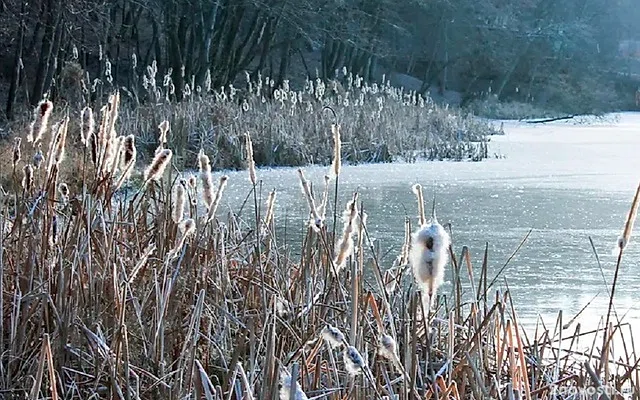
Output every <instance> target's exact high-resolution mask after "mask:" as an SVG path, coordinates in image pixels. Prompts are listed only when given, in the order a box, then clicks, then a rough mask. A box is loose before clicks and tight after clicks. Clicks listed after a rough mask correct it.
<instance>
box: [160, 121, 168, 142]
mask: <svg viewBox="0 0 640 400" xmlns="http://www.w3.org/2000/svg"><path fill="white" fill-rule="evenodd" d="M158 130H159V131H160V137H159V140H158V142H160V147H162V145H164V144H165V143H167V133H168V132H169V121H167V120H166V119H165V120H164V121H162V122H161V123H160V125H158Z"/></svg>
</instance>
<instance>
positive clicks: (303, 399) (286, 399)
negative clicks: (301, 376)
mask: <svg viewBox="0 0 640 400" xmlns="http://www.w3.org/2000/svg"><path fill="white" fill-rule="evenodd" d="M292 392H293V393H294V397H293V398H294V399H295V400H308V399H309V398H308V397H307V395H306V394H305V393H304V392H303V391H302V389H301V388H300V385H298V382H292V379H291V375H289V373H288V372H286V371H284V373H282V374H281V375H280V400H290V399H291V394H292Z"/></svg>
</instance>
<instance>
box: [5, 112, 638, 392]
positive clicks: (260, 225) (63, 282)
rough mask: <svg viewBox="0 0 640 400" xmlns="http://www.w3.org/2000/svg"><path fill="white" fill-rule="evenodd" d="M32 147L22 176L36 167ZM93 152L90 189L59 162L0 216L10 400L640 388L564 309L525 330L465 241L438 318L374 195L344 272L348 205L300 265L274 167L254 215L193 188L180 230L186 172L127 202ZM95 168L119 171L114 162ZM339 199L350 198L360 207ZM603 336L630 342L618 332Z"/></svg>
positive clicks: (313, 238) (317, 232) (312, 234)
mask: <svg viewBox="0 0 640 400" xmlns="http://www.w3.org/2000/svg"><path fill="white" fill-rule="evenodd" d="M122 114H123V113H120V114H119V115H120V116H122ZM110 115H114V114H113V110H112V111H111V113H110ZM114 122H116V123H115V126H116V129H118V132H119V133H120V134H126V133H127V131H126V129H123V128H122V127H121V125H120V122H119V119H118V121H114ZM104 125H107V126H108V125H109V124H104ZM172 128H173V127H172ZM105 135H106V136H105ZM109 135H110V133H108V132H107V133H105V132H103V133H98V134H97V137H109ZM45 137H47V136H45ZM70 137H71V136H70ZM47 140H55V138H52V137H51V135H50V134H49V136H48V139H47ZM112 140H113V142H111V144H113V143H115V141H117V138H115V137H113V138H112ZM346 141H347V140H343V143H344V142H346ZM69 142H71V140H69V141H68V144H67V146H68V147H69V148H71V147H72V144H71V143H69ZM45 143H48V142H45ZM100 143H102V144H101V145H100V147H99V150H100V149H102V151H99V153H104V148H105V147H106V142H100ZM29 146H30V145H23V148H22V155H23V157H22V161H20V162H19V163H18V165H17V167H18V168H17V170H18V171H21V170H22V166H23V165H24V163H25V162H31V159H32V156H33V153H34V151H35V150H34V149H33V148H31V147H29ZM44 147H47V146H44ZM169 148H171V139H169ZM256 148H257V146H256ZM77 151H82V149H77ZM331 152H332V149H329V153H331ZM45 157H46V159H48V154H45ZM80 159H82V158H80ZM84 159H86V160H88V161H87V163H86V164H83V165H81V166H80V168H78V169H77V170H76V173H77V174H78V175H81V176H83V177H85V178H84V179H83V180H82V181H81V184H80V185H79V186H77V187H71V188H70V189H69V190H70V193H69V199H68V200H65V199H64V198H62V197H61V196H60V193H59V191H58V187H59V186H60V183H61V179H60V178H58V177H59V170H60V167H61V166H58V165H55V164H54V165H53V166H52V168H50V170H49V171H46V170H44V169H43V168H44V165H46V164H47V161H45V163H43V164H42V166H41V167H40V168H39V169H36V171H35V176H36V177H35V182H34V186H33V187H32V188H30V189H29V190H23V189H21V187H20V180H21V179H22V176H21V175H20V176H18V177H17V180H16V181H14V182H13V185H12V186H11V187H10V188H8V189H7V194H6V196H5V200H6V201H5V203H6V204H13V206H5V207H4V208H3V209H2V214H1V215H2V216H1V217H0V232H2V246H1V247H0V275H1V276H2V280H1V281H0V293H1V294H2V296H0V309H1V310H2V318H1V319H0V324H1V325H0V332H2V335H1V336H0V354H1V356H0V368H1V372H0V388H1V389H0V396H2V397H7V398H10V397H14V398H30V399H39V398H51V399H63V398H64V399H90V398H114V399H126V400H129V399H169V398H173V399H184V398H191V399H194V398H197V399H202V398H204V399H240V398H243V399H275V398H278V396H279V395H280V396H281V397H280V398H281V399H288V398H297V399H303V398H306V397H303V396H307V397H308V398H313V397H318V398H327V399H343V398H357V399H365V398H366V399H376V398H377V399H380V398H398V399H410V398H411V399H413V398H425V397H426V398H433V399H436V398H440V399H445V398H446V399H463V398H465V399H467V398H476V399H480V398H489V397H491V398H504V399H515V398H525V399H532V398H551V396H552V390H553V389H554V388H556V389H557V388H560V389H562V390H565V394H566V393H568V392H567V391H568V390H569V389H571V388H574V389H575V388H587V387H606V388H611V390H617V391H621V390H622V389H623V388H627V387H631V388H633V390H635V393H638V387H637V385H638V383H639V382H640V380H639V376H638V374H639V372H638V368H637V365H638V362H639V360H640V358H638V355H637V353H636V352H635V349H633V348H630V347H629V348H625V350H624V352H622V353H619V354H614V353H613V352H612V348H610V346H609V345H608V343H610V341H605V347H604V348H601V349H598V348H596V347H595V345H592V350H591V353H584V352H580V351H579V349H581V347H582V346H579V345H578V344H579V342H584V341H586V340H587V339H586V338H587V335H588V334H589V333H586V332H581V331H580V328H579V326H578V327H576V328H575V329H570V328H569V327H565V326H564V325H563V322H564V321H563V319H562V314H560V316H559V319H558V321H557V323H556V326H555V328H546V327H544V326H542V325H541V326H540V328H539V330H538V331H537V333H536V335H535V337H528V336H526V335H525V334H524V331H523V330H522V329H521V328H520V325H519V320H518V317H517V313H516V311H515V309H514V308H513V305H512V300H511V296H510V293H509V291H508V290H507V291H502V290H496V289H495V288H493V287H492V285H493V284H494V282H495V279H497V278H498V277H497V276H496V277H495V278H494V277H491V276H489V273H488V265H487V258H486V254H485V258H484V260H483V262H482V265H480V266H478V265H473V264H472V262H471V259H470V255H469V251H468V249H467V248H466V247H462V249H461V253H460V255H459V256H456V254H457V252H456V248H455V247H453V246H452V247H450V258H451V263H450V265H448V267H447V268H450V269H451V271H452V283H453V291H452V293H451V295H442V293H440V296H439V298H438V301H437V302H436V303H435V305H434V307H433V308H432V309H431V313H428V312H427V310H424V309H423V306H422V302H421V301H420V293H419V292H418V290H417V288H416V286H415V284H414V283H413V279H412V277H410V276H409V272H407V271H408V270H409V269H408V265H407V253H408V249H406V248H404V249H401V248H400V246H401V245H402V244H401V243H398V253H399V257H398V259H397V261H396V262H395V263H394V264H393V265H391V266H389V265H383V264H382V260H380V259H379V258H378V256H377V252H376V251H375V250H374V248H373V246H372V243H371V242H370V239H369V236H368V233H367V229H366V225H365V224H364V221H365V218H363V211H364V210H362V204H361V203H360V202H357V203H356V204H354V209H353V210H354V211H353V212H355V213H356V214H357V218H355V221H353V220H352V222H353V224H354V226H353V229H352V230H351V231H350V232H352V233H350V234H353V235H354V237H353V239H354V240H353V246H352V249H351V251H350V253H349V255H348V257H346V260H345V261H344V268H343V269H342V271H341V272H339V273H338V275H337V277H336V276H335V275H334V274H336V272H337V270H336V268H335V267H336V266H335V265H334V262H333V260H334V258H335V255H336V251H338V246H337V245H334V244H336V243H337V239H338V237H337V236H338V235H341V234H342V233H341V232H340V230H341V229H340V227H337V228H336V226H335V224H341V222H340V221H337V222H336V218H335V214H336V210H335V207H334V209H333V210H330V211H331V212H333V214H334V218H333V221H334V222H333V225H334V226H331V223H330V222H329V221H330V218H327V220H326V223H323V224H321V227H320V229H317V227H313V226H309V227H308V229H307V233H306V235H305V236H304V237H302V238H300V247H301V249H302V251H301V255H300V256H296V257H293V256H291V253H290V252H289V251H288V250H287V249H286V247H284V246H283V244H282V239H281V238H280V236H279V232H280V231H279V229H278V225H277V221H278V215H277V214H275V215H273V216H270V217H268V218H267V216H266V215H267V214H268V212H267V211H266V209H267V207H264V206H263V205H261V204H259V202H258V201H257V198H258V197H261V198H266V196H257V190H259V187H260V185H259V179H260V176H259V175H260V173H259V171H258V172H257V179H258V184H252V183H251V182H250V181H249V179H247V180H246V181H242V182H229V184H230V185H244V186H246V188H247V192H248V196H251V195H252V194H253V196H254V210H251V211H253V214H252V213H246V212H245V213H244V214H245V215H252V216H251V217H249V220H241V219H240V218H239V217H238V215H237V214H231V213H230V214H226V215H220V214H219V215H215V212H210V211H209V210H207V206H206V205H205V204H203V200H202V193H201V192H200V193H195V192H194V191H193V190H192V188H191V187H189V188H188V190H187V194H188V196H189V201H188V202H187V204H188V206H187V207H186V210H185V213H184V215H183V218H182V219H181V222H179V223H177V222H176V220H180V218H178V217H177V216H176V213H175V209H174V207H173V204H172V193H173V192H174V186H175V185H176V184H181V183H180V180H179V179H180V178H181V176H180V174H179V173H178V172H177V170H176V168H175V163H173V165H171V166H169V167H168V168H167V169H166V170H165V172H164V173H163V175H162V177H161V178H160V179H158V180H157V181H150V182H149V183H148V184H147V185H146V186H143V187H142V189H140V190H139V191H137V192H135V193H127V192H125V193H122V192H115V191H114V185H115V184H116V182H117V181H118V179H119V176H120V174H121V173H122V172H116V173H115V174H113V173H112V171H113V169H103V168H99V167H97V166H95V165H93V164H92V161H91V157H87V158H84ZM98 159H103V164H104V163H105V161H104V160H105V159H106V157H98ZM292 173H295V172H293V171H292ZM18 178H19V179H18ZM334 179H336V178H334ZM336 182H337V181H336ZM335 188H336V189H335V193H334V196H336V197H337V196H340V198H341V200H342V202H346V200H348V199H357V196H356V194H354V193H340V192H339V190H338V185H337V183H336V186H335ZM219 190H220V189H219ZM407 190H411V188H407ZM220 193H222V192H220V191H219V193H218V194H220ZM216 197H217V196H216ZM193 198H195V199H196V200H197V201H196V202H195V203H194V202H192V201H191V199H193ZM9 199H11V201H9ZM300 201H305V199H304V198H303V195H302V194H301V198H300ZM334 204H335V203H334ZM211 207H215V201H214V202H213V203H212V204H211ZM337 212H341V210H337ZM211 214H214V215H211ZM209 217H213V218H209ZM251 218H254V220H253V221H251ZM375 218H376V216H375V215H372V216H369V220H375ZM266 220H269V221H270V222H269V223H268V224H266V223H265V222H266ZM311 225H312V224H311ZM411 230H412V229H411V227H410V226H409V227H408V232H410V231H411ZM336 231H337V232H338V233H337V235H336ZM332 232H333V233H332ZM408 242H409V240H408V239H407V240H406V241H405V243H408ZM405 247H406V246H405ZM386 270H390V271H392V272H391V273H388V272H387V273H385V271H386ZM388 276H395V277H397V279H398V280H399V281H400V282H401V285H395V290H387V288H391V287H392V286H394V285H385V283H388V280H387V278H388ZM463 288H465V289H464V290H463ZM465 290H466V291H467V292H468V291H470V292H471V295H470V296H463V291H465ZM427 314H429V315H427ZM329 325H331V326H332V327H334V328H335V329H337V330H339V331H340V332H341V333H342V334H340V333H339V332H337V331H336V330H330V331H327V330H326V328H327V327H328V326H329ZM623 328H624V329H623ZM323 332H325V333H326V332H329V333H330V335H329V336H328V337H329V338H333V339H332V340H331V341H326V340H325V339H324V338H325V337H327V334H325V335H323ZM606 332H607V334H608V335H610V336H611V337H614V336H615V337H617V338H622V339H623V341H624V342H625V343H628V344H630V343H632V341H630V338H631V336H629V335H630V334H631V332H630V331H629V330H628V329H627V328H626V327H625V326H624V325H622V324H620V323H618V322H613V320H612V322H611V324H610V326H609V327H607V330H606ZM591 334H593V333H591ZM379 343H382V344H383V347H384V351H382V352H379V351H378V349H379V346H380V344H379ZM560 349H562V350H560ZM601 350H602V351H601ZM344 355H347V357H345V356H344ZM286 371H290V372H286ZM287 374H291V375H292V376H290V379H289V380H287V379H285V378H284V377H286V375H287ZM281 382H284V383H285V388H286V387H287V386H286V384H287V382H288V385H289V386H288V387H291V388H292V389H294V390H293V391H294V392H295V391H296V386H295V385H294V384H292V383H291V382H298V384H299V385H300V387H299V388H298V393H297V394H296V393H293V395H295V396H298V397H294V396H293V395H292V396H291V397H288V395H287V394H286V393H285V394H282V393H280V391H281ZM302 393H304V394H302ZM557 393H562V392H561V391H558V392H557ZM558 398H571V397H570V396H568V395H562V394H560V395H559V396H558Z"/></svg>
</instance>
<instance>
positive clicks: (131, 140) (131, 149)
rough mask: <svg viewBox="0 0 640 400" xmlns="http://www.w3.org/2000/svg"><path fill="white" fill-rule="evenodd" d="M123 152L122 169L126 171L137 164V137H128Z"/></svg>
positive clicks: (121, 158)
mask: <svg viewBox="0 0 640 400" xmlns="http://www.w3.org/2000/svg"><path fill="white" fill-rule="evenodd" d="M121 150H122V154H121V155H120V168H122V170H123V171H124V170H126V169H127V168H129V166H130V165H133V164H134V163H135V162H136V153H137V152H136V137H135V136H134V135H128V136H126V137H125V138H124V143H123V144H122V148H121Z"/></svg>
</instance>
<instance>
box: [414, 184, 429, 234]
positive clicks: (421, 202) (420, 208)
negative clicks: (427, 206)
mask: <svg viewBox="0 0 640 400" xmlns="http://www.w3.org/2000/svg"><path fill="white" fill-rule="evenodd" d="M411 189H412V190H413V193H415V195H416V197H417V198H418V214H419V217H420V226H422V225H424V224H425V223H426V221H427V220H426V218H425V215H424V198H423V196H422V185H420V184H419V183H416V184H415V185H413V187H412V188H411Z"/></svg>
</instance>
